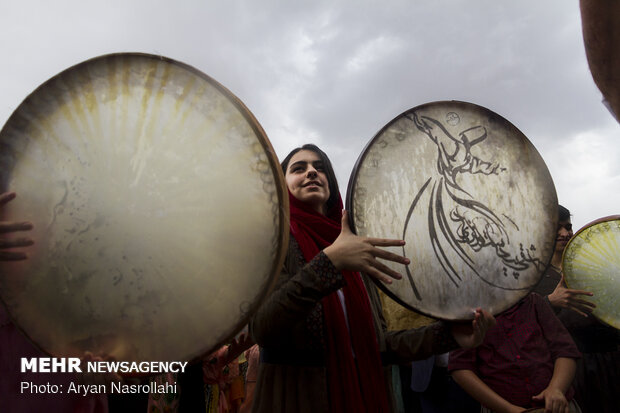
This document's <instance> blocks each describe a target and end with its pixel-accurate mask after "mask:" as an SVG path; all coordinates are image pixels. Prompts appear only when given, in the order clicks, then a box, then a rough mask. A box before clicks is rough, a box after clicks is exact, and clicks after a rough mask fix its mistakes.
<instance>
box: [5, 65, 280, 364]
mask: <svg viewBox="0 0 620 413" xmlns="http://www.w3.org/2000/svg"><path fill="white" fill-rule="evenodd" d="M0 164H1V174H2V175H1V180H0V182H1V184H2V191H7V190H13V191H16V192H17V194H18V197H17V198H16V199H15V200H14V201H13V202H11V203H10V204H9V205H7V207H6V208H5V209H4V210H3V211H2V212H3V219H5V220H13V219H15V220H29V221H32V222H33V223H34V230H33V231H32V237H33V238H34V239H35V241H36V244H35V246H33V247H31V248H30V249H29V250H28V253H29V259H28V260H26V261H23V262H14V263H6V262H4V263H0V295H1V298H2V301H3V303H4V305H5V306H6V308H7V309H8V311H9V313H10V315H11V317H12V318H13V320H14V321H15V323H16V324H17V325H19V326H20V327H21V328H22V329H23V331H24V332H25V333H26V334H27V335H28V336H29V337H30V338H31V339H32V340H33V341H34V342H35V343H36V344H37V345H39V346H40V347H41V348H42V349H43V350H45V351H47V352H49V353H51V354H53V355H56V356H81V355H82V354H83V353H84V352H85V351H90V352H92V353H94V354H95V355H102V356H103V355H105V356H111V357H114V358H115V359H116V360H127V361H134V360H135V361H141V360H191V359H194V358H196V357H199V356H201V355H203V354H205V353H208V352H210V351H212V350H213V349H215V348H216V347H217V346H219V345H221V344H222V343H224V342H226V341H227V340H229V339H230V338H231V337H233V336H234V335H235V334H236V333H237V332H238V331H239V330H240V329H241V328H242V327H243V325H245V324H246V322H247V321H248V319H249V317H250V315H251V314H252V312H253V311H254V310H255V309H256V308H257V306H258V305H259V304H260V301H261V300H262V299H263V298H264V297H265V296H266V294H267V292H268V290H269V289H270V288H271V286H272V285H273V283H274V281H275V278H276V276H277V274H278V272H279V270H280V268H281V265H282V262H283V260H284V255H285V248H286V246H287V245H288V241H287V239H288V198H287V196H286V190H285V186H284V178H283V176H282V173H281V170H280V168H279V165H278V161H277V157H276V156H275V153H274V151H273V149H272V147H271V144H270V143H269V141H268V139H267V136H266V135H265V133H264V131H263V129H262V128H261V126H260V125H259V124H258V122H257V121H256V119H255V118H254V116H253V115H252V114H251V113H250V111H249V110H248V109H247V108H246V107H245V106H244V105H243V103H241V101H240V100H239V99H237V98H236V97H235V96H234V95H233V94H232V93H231V92H229V91H228V90H227V89H226V88H224V87H223V86H222V85H220V84H219V83H217V82H216V81H215V80H213V79H211V78H210V77H208V76H207V75H205V74H203V73H201V72H199V71H198V70H196V69H194V68H192V67H190V66H188V65H185V64H183V63H180V62H176V61H174V60H171V59H167V58H163V57H160V56H152V55H147V54H137V53H125V54H113V55H106V56H101V57H97V58H94V59H91V60H88V61H85V62H83V63H80V64H78V65H76V66H73V67H71V68H69V69H67V70H65V71H64V72H62V73H60V74H58V75H56V76H54V77H53V78H51V79H50V80H48V81H47V82H46V83H44V84H43V85H41V86H40V87H39V88H38V89H37V90H35V91H34V92H33V93H32V94H31V95H30V96H28V97H27V98H26V99H25V100H24V102H23V103H22V104H21V105H20V106H19V107H18V108H17V109H16V110H15V112H14V113H13V115H12V116H11V117H10V119H9V120H8V121H7V123H6V125H5V126H4V128H3V129H2V131H1V132H0Z"/></svg>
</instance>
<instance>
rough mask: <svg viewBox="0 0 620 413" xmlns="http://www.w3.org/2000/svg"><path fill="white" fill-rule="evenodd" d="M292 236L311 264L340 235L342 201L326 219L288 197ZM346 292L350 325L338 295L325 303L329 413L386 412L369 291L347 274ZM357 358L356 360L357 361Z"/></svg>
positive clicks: (387, 407)
mask: <svg viewBox="0 0 620 413" xmlns="http://www.w3.org/2000/svg"><path fill="white" fill-rule="evenodd" d="M289 202H290V210H291V234H292V235H293V237H295V240H297V243H298V244H299V246H300V248H301V251H302V253H303V255H304V258H305V260H306V262H309V261H310V260H312V259H313V258H314V257H315V256H316V255H317V254H318V253H319V252H320V251H321V250H322V249H323V248H325V247H328V246H329V245H331V244H332V243H333V242H334V241H335V240H336V238H337V237H338V235H339V234H340V228H341V225H340V222H341V219H342V199H340V198H339V199H338V203H337V205H335V206H334V207H332V208H331V210H330V211H327V215H321V214H319V213H318V212H316V211H314V210H313V209H312V208H311V207H310V206H308V205H306V204H304V203H303V202H301V201H299V200H298V199H297V198H295V197H294V196H293V195H291V193H290V192H289ZM342 273H343V275H344V277H345V280H346V286H345V287H344V288H343V289H342V291H343V293H344V298H345V305H346V308H347V317H348V321H349V323H348V325H349V328H348V329H347V322H346V321H347V320H345V315H344V311H343V310H342V306H341V304H340V300H339V298H338V295H337V294H336V293H335V292H334V293H332V294H329V295H328V296H326V297H325V298H323V299H322V300H321V304H322V305H323V314H324V318H325V329H326V343H327V350H326V351H327V379H328V389H329V400H330V411H331V412H333V413H339V412H386V411H388V410H389V404H388V396H387V390H386V387H385V382H384V378H383V368H382V365H381V356H380V354H379V345H378V343H377V337H376V334H375V328H374V324H373V319H372V310H371V308H370V302H369V300H368V294H367V292H366V288H365V287H364V284H363V282H362V279H361V277H360V274H359V273H357V272H351V271H343V272H342ZM353 354H355V357H353Z"/></svg>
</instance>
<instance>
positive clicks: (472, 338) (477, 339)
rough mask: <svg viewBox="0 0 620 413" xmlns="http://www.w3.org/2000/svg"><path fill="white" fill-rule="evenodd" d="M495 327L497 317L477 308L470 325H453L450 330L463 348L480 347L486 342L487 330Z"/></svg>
mask: <svg viewBox="0 0 620 413" xmlns="http://www.w3.org/2000/svg"><path fill="white" fill-rule="evenodd" d="M494 325H495V317H493V315H492V314H491V313H488V312H487V311H485V310H483V309H481V308H476V311H475V315H474V319H473V320H472V322H471V324H470V323H452V324H451V325H450V330H451V332H452V336H453V337H454V340H456V342H457V343H458V345H459V346H461V347H462V348H474V347H478V346H479V345H480V344H482V342H483V341H484V336H485V335H486V334H487V330H488V329H489V328H491V327H493V326H494Z"/></svg>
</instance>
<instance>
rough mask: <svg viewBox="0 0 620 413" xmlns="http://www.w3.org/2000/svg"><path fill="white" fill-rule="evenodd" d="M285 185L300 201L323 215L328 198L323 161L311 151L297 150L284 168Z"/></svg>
mask: <svg viewBox="0 0 620 413" xmlns="http://www.w3.org/2000/svg"><path fill="white" fill-rule="evenodd" d="M285 180H286V186H287V188H288V190H289V191H290V192H291V194H292V195H293V196H294V197H295V198H296V199H298V200H299V201H301V202H304V203H306V204H309V205H311V206H312V208H313V209H314V210H315V211H317V212H319V213H320V214H323V215H325V213H326V212H327V211H326V206H325V205H326V202H327V200H328V199H329V195H330V194H329V184H328V182H327V176H326V175H325V169H324V168H323V161H321V158H320V157H319V155H318V154H317V153H315V152H313V151H309V150H305V149H302V150H301V151H299V152H297V153H296V154H295V155H293V157H292V158H291V160H290V161H289V163H288V167H287V168H286V175H285Z"/></svg>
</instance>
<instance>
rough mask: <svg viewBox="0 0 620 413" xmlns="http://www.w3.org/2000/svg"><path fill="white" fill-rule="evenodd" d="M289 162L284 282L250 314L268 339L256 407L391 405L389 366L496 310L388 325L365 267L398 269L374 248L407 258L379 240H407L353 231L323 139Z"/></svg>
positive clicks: (456, 337)
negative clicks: (461, 319)
mask: <svg viewBox="0 0 620 413" xmlns="http://www.w3.org/2000/svg"><path fill="white" fill-rule="evenodd" d="M282 170H283V172H284V175H285V180H286V185H287V188H288V191H289V200H290V216H291V225H290V231H291V237H290V243H289V250H288V255H287V258H286V260H285V263H284V268H283V269H282V273H281V275H280V278H279V281H278V285H277V286H276V288H275V289H274V291H273V293H272V294H271V296H270V297H268V298H267V300H266V302H265V303H264V304H263V305H262V306H261V307H260V308H259V310H258V311H257V313H256V314H255V315H254V317H253V319H252V321H251V323H250V332H251V334H252V335H253V337H254V339H255V341H256V342H257V343H258V344H259V345H260V347H261V350H260V365H259V372H258V379H257V384H256V389H255V396H254V409H253V411H254V412H269V413H277V412H312V413H317V412H334V413H335V412H388V411H390V410H392V409H393V408H392V406H393V401H392V393H391V383H390V375H389V374H385V372H384V366H386V365H388V364H390V363H407V362H410V361H412V360H414V359H424V358H427V357H429V356H430V355H432V354H440V353H444V352H447V351H450V350H453V349H455V348H457V347H458V346H461V347H465V348H469V347H473V346H476V345H478V344H480V342H481V341H482V339H483V338H484V335H485V333H486V330H487V328H489V327H490V326H492V325H493V324H494V322H495V320H494V318H493V317H492V316H491V315H490V314H488V313H487V312H485V311H483V310H480V309H478V310H476V315H475V318H474V320H473V321H472V323H471V324H469V323H466V324H460V323H459V324H456V323H455V324H451V325H447V324H443V323H436V324H433V325H431V326H428V327H425V328H422V329H416V330H406V331H396V332H387V331H386V330H385V322H384V320H383V317H382V315H381V304H380V301H379V297H378V294H377V291H376V290H375V288H374V286H373V285H372V283H371V282H370V281H369V278H368V277H373V278H376V279H377V280H380V281H382V282H385V283H391V279H392V278H395V279H400V278H401V275H400V274H398V273H397V272H395V271H393V270H391V269H390V268H388V267H387V266H386V265H385V264H382V263H381V262H380V261H378V260H377V258H381V259H384V260H389V261H393V262H397V263H400V264H405V265H406V264H409V260H408V259H406V258H404V257H402V256H399V255H396V254H392V253H390V252H388V251H386V250H384V249H382V248H380V247H389V246H402V245H404V241H402V240H389V239H378V238H365V237H358V236H356V235H355V234H353V233H352V232H351V230H350V229H349V227H348V223H347V216H346V213H344V214H343V212H342V200H341V198H340V193H339V190H338V183H337V182H336V178H335V175H334V171H333V169H332V166H331V163H330V161H329V159H328V158H327V155H325V153H324V152H323V151H321V150H320V149H319V148H318V147H317V146H315V145H311V144H308V145H304V146H302V147H301V148H297V149H295V150H293V151H292V152H291V153H290V154H289V155H288V156H287V157H286V158H285V159H284V161H283V162H282ZM360 272H361V273H363V274H364V275H361V274H360Z"/></svg>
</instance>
